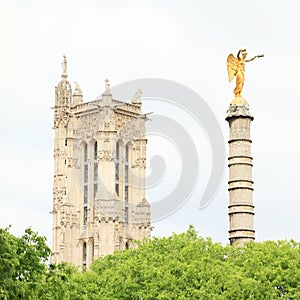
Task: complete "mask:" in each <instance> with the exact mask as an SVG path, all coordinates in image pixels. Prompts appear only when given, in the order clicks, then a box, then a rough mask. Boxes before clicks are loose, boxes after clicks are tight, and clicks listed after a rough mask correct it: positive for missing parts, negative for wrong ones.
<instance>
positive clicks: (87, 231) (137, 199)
mask: <svg viewBox="0 0 300 300" xmlns="http://www.w3.org/2000/svg"><path fill="white" fill-rule="evenodd" d="M67 78H68V75H67V60H66V57H65V56H64V60H63V71H62V75H61V80H60V82H59V83H58V85H57V87H56V88H55V106H54V108H53V109H54V181H53V212H52V213H53V246H52V248H53V249H52V257H51V262H52V263H59V262H62V261H65V262H70V263H73V264H75V265H78V266H86V267H89V266H90V264H91V262H92V260H93V259H95V258H98V257H100V256H102V255H106V254H111V253H113V252H114V251H115V250H123V249H126V248H130V247H135V241H137V240H142V239H144V238H148V237H150V232H151V224H150V205H149V203H148V202H147V200H146V198H145V171H146V144H147V140H146V138H145V120H146V117H145V115H144V114H142V111H141V109H142V103H141V93H140V91H138V92H137V93H136V95H135V96H134V97H133V99H132V101H131V102H130V103H127V102H122V101H119V100H116V99H113V97H112V94H111V92H110V87H109V82H108V80H106V83H105V91H104V93H103V94H102V96H101V97H99V99H96V100H94V101H91V102H83V95H82V90H81V88H80V86H79V85H78V83H75V88H74V92H73V93H72V88H71V85H70V83H69V81H68V80H67Z"/></svg>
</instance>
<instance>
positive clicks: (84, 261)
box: [82, 242, 86, 267]
mask: <svg viewBox="0 0 300 300" xmlns="http://www.w3.org/2000/svg"><path fill="white" fill-rule="evenodd" d="M82 265H83V266H84V267H85V266H86V242H84V243H83V245H82Z"/></svg>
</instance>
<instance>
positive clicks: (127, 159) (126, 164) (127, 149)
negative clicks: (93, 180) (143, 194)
mask: <svg viewBox="0 0 300 300" xmlns="http://www.w3.org/2000/svg"><path fill="white" fill-rule="evenodd" d="M124 185H125V197H124V199H125V226H126V227H128V195H129V191H128V189H129V145H128V144H126V147H125V180H124Z"/></svg>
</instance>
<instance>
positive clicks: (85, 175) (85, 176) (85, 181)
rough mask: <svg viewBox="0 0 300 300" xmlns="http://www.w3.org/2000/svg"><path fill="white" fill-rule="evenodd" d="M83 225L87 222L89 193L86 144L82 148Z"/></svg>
mask: <svg viewBox="0 0 300 300" xmlns="http://www.w3.org/2000/svg"><path fill="white" fill-rule="evenodd" d="M83 152H84V153H83V225H86V223H87V206H88V193H89V187H88V184H89V183H88V182H89V166H88V146H87V144H85V145H84V150H83Z"/></svg>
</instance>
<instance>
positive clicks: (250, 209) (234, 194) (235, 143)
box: [226, 99, 254, 246]
mask: <svg viewBox="0 0 300 300" xmlns="http://www.w3.org/2000/svg"><path fill="white" fill-rule="evenodd" d="M226 121H228V123H229V158H228V159H229V164H228V166H229V182H228V184H229V187H228V191H229V206H228V208H229V226H230V230H229V240H230V244H231V245H233V244H237V245H238V246H242V245H243V244H244V243H245V242H249V241H251V240H254V229H253V219H254V205H253V199H252V194H253V187H252V185H253V181H252V166H253V164H252V157H251V143H252V141H251V137H250V125H251V121H253V116H252V115H251V113H250V110H249V105H248V103H247V101H246V100H245V99H243V101H241V99H236V101H232V103H231V104H230V106H229V108H228V110H227V113H226Z"/></svg>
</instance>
